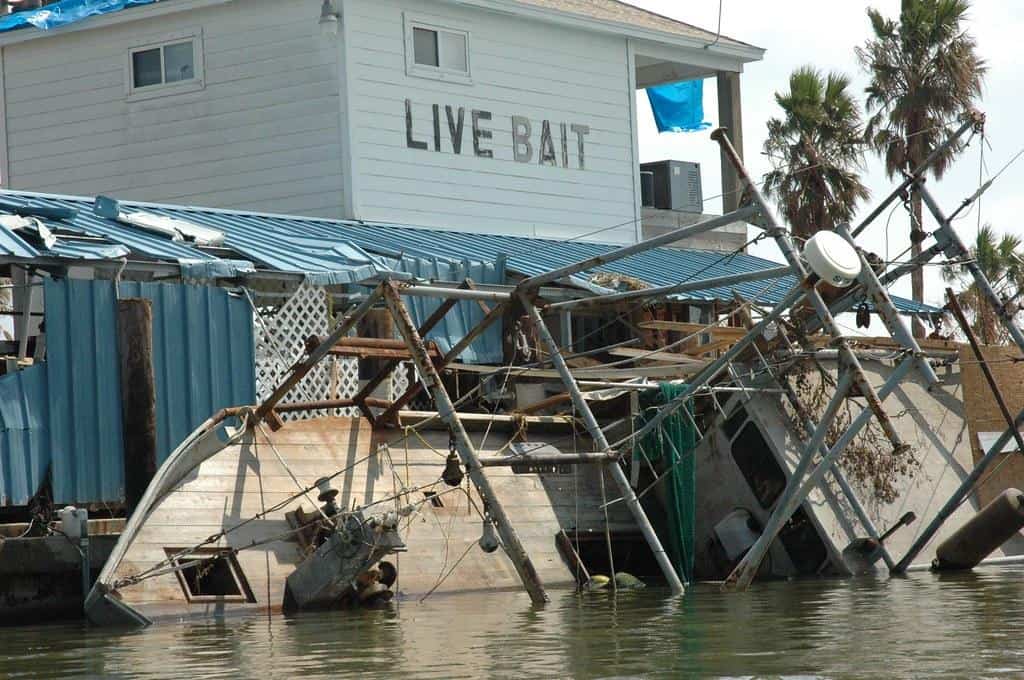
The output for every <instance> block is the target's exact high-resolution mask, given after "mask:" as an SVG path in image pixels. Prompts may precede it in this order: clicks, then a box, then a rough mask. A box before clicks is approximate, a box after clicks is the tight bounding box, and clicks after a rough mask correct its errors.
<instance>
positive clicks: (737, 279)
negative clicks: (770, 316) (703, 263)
mask: <svg viewBox="0 0 1024 680" xmlns="http://www.w3.org/2000/svg"><path fill="white" fill-rule="evenodd" d="M792 273H793V270H792V268H791V267H788V266H785V267H772V268H771V269H760V270H758V271H756V272H744V273H743V274H731V275H729V276H716V277H714V278H710V279H698V280H696V281H686V282H683V283H676V284H673V285H671V286H659V287H657V288H644V289H643V290H629V291H625V292H622V293H611V294H609V295H596V296H594V297H586V298H579V299H577V300H566V301H564V302H556V303H554V304H550V305H548V306H547V309H564V308H569V307H581V306H591V305H604V304H610V303H613V302H622V301H623V300H633V299H635V298H647V297H661V296H664V295H675V294H677V293H687V292H690V291H694V290H705V289H708V288H721V287H723V286H733V285H735V284H737V283H747V282H750V281H764V280H766V279H777V278H779V277H781V276H788V275H790V274H792Z"/></svg>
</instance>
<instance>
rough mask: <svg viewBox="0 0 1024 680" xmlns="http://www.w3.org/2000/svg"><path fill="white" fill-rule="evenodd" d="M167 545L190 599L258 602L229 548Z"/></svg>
mask: <svg viewBox="0 0 1024 680" xmlns="http://www.w3.org/2000/svg"><path fill="white" fill-rule="evenodd" d="M185 550H187V549H186V548H164V551H165V552H166V553H167V556H168V557H169V558H171V563H172V564H173V565H174V567H175V568H176V570H175V572H174V573H175V575H176V576H177V577H178V583H179V584H180V585H181V590H182V592H183V593H184V594H185V599H186V600H188V601H189V602H255V601H256V598H255V597H254V596H253V593H252V590H251V589H250V588H249V582H248V581H247V580H246V578H245V574H244V573H243V572H242V567H241V565H239V564H238V559H237V558H236V557H235V554H234V552H233V551H232V550H231V549H229V548H201V549H199V550H192V551H189V552H183V551H185Z"/></svg>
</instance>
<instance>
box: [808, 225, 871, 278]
mask: <svg viewBox="0 0 1024 680" xmlns="http://www.w3.org/2000/svg"><path fill="white" fill-rule="evenodd" d="M804 259H806V260H807V264H808V265H809V266H810V268H811V271H813V272H814V273H815V274H817V275H818V277H819V278H821V280H822V281H824V282H826V283H830V284H832V285H833V286H838V287H840V288H845V287H846V286H849V285H850V284H851V283H853V282H854V281H855V280H856V278H857V275H858V274H860V257H858V255H857V251H856V250H854V249H853V246H852V245H850V243H849V242H848V241H847V240H846V239H844V238H843V237H842V236H840V235H839V234H837V233H835V232H833V231H819V232H818V233H817V234H815V235H814V236H812V237H811V238H809V239H807V243H806V244H804Z"/></svg>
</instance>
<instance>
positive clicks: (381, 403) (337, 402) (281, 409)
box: [274, 398, 391, 413]
mask: <svg viewBox="0 0 1024 680" xmlns="http://www.w3.org/2000/svg"><path fill="white" fill-rule="evenodd" d="M365 403H366V405H367V406H372V407H374V408H387V407H388V406H391V402H390V401H386V400H384V399H373V398H367V399H366V400H365ZM359 404H360V402H357V401H356V400H355V399H320V400H317V401H290V402H288V403H286V404H278V405H277V406H275V407H274V410H275V411H276V412H278V413H293V412H295V411H321V410H325V409H335V408H349V407H351V406H359Z"/></svg>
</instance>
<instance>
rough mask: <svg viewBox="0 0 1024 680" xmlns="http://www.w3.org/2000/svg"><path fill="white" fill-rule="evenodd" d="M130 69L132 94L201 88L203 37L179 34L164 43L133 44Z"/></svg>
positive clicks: (142, 96) (129, 81)
mask: <svg viewBox="0 0 1024 680" xmlns="http://www.w3.org/2000/svg"><path fill="white" fill-rule="evenodd" d="M128 69H129V73H128V84H127V94H128V95H129V96H130V97H133V98H135V97H137V98H140V99H145V98H148V97H150V96H160V95H164V94H174V93H179V92H188V91H192V90H196V89H202V87H203V81H202V76H203V64H202V42H201V38H199V37H198V36H197V35H189V34H185V35H184V36H183V35H180V34H179V35H177V36H174V37H171V38H170V39H167V40H165V41H163V42H162V43H158V44H152V45H146V46H144V47H135V48H132V49H130V50H129V51H128Z"/></svg>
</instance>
